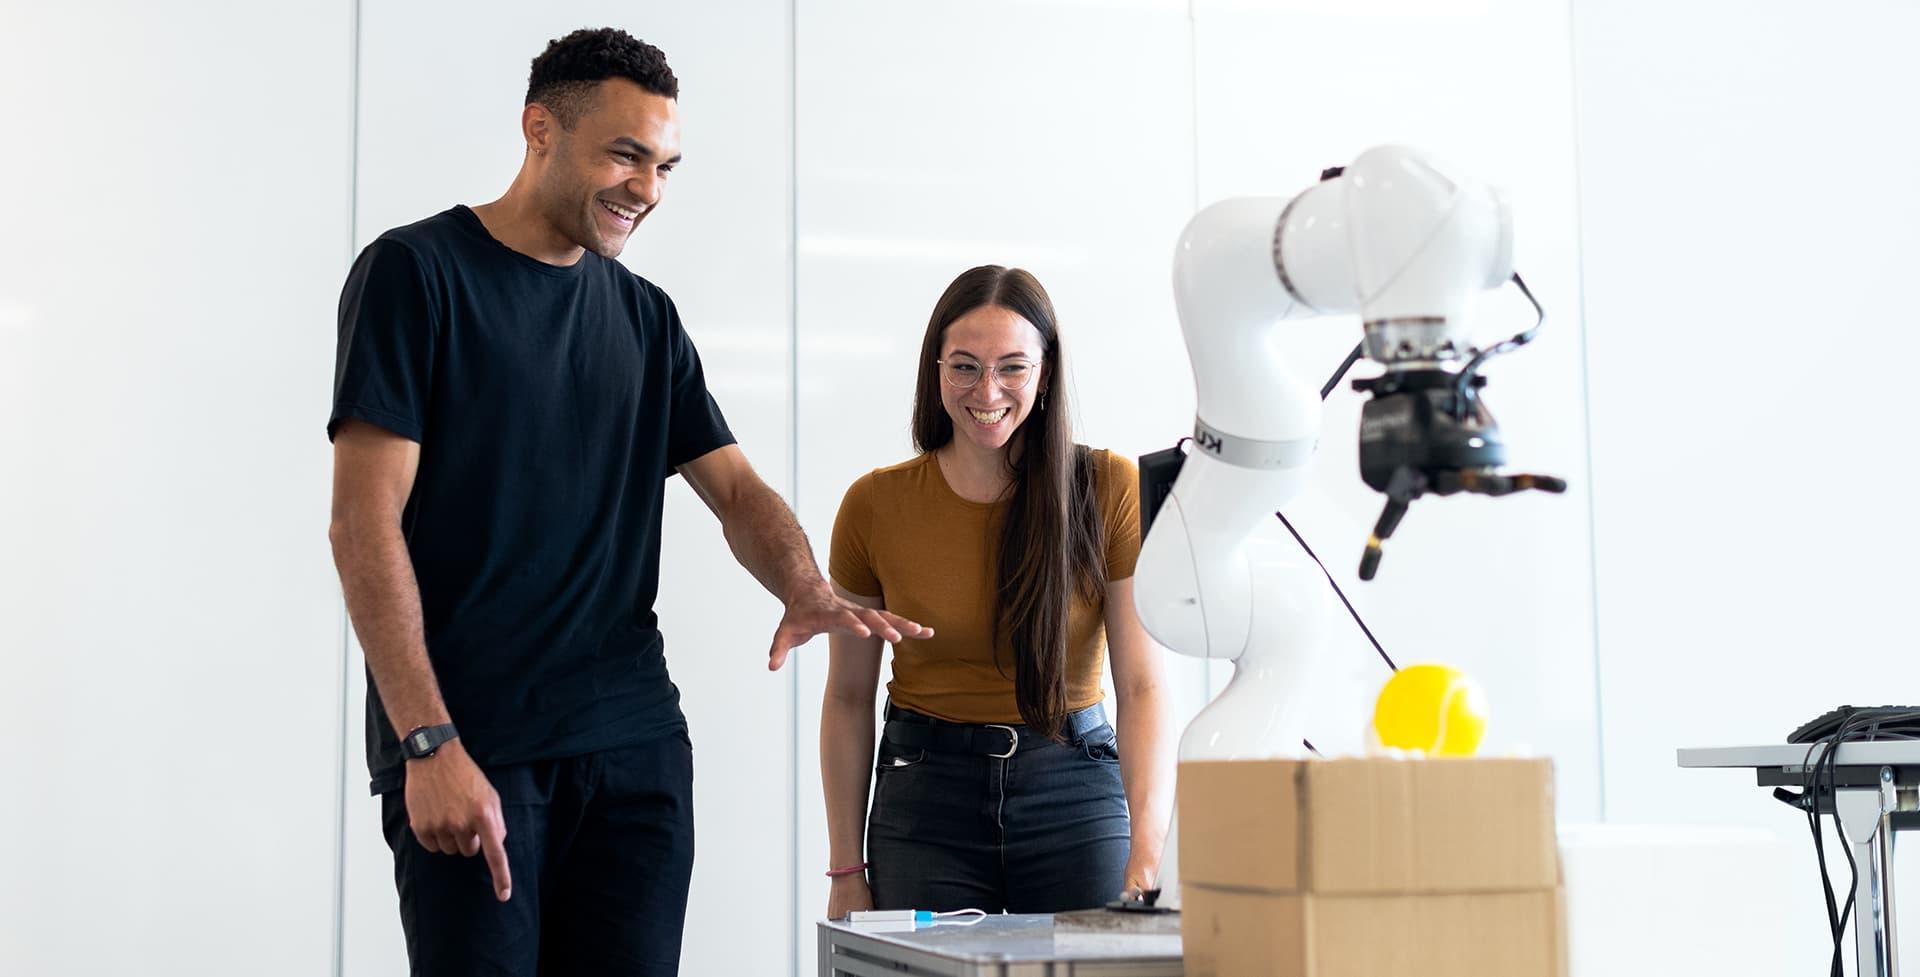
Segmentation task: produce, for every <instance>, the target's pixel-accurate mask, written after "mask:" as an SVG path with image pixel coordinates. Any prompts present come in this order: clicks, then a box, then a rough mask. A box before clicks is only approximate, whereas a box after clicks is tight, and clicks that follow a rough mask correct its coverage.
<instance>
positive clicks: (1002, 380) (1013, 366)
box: [934, 360, 1040, 390]
mask: <svg viewBox="0 0 1920 977" xmlns="http://www.w3.org/2000/svg"><path fill="white" fill-rule="evenodd" d="M934 362H935V363H938V364H940V379H942V380H945V381H946V382H947V386H949V387H957V388H959V389H961V390H966V389H968V388H971V387H972V386H973V385H974V384H976V383H979V382H980V377H981V375H982V374H984V373H986V372H988V371H987V370H986V368H984V367H982V366H981V365H980V364H979V362H977V361H975V360H934ZM992 372H993V380H994V382H995V383H998V384H999V385H1000V389H1002V390H1019V389H1020V388H1021V387H1024V386H1026V385H1027V381H1028V380H1031V379H1033V375H1034V374H1035V373H1038V372H1040V367H1039V366H1038V365H1037V364H1034V363H1029V362H1027V361H1026V360H1010V361H1008V362H1005V363H1002V364H1000V365H999V366H996V367H994V368H993V370H992Z"/></svg>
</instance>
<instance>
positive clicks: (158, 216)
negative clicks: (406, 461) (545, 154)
mask: <svg viewBox="0 0 1920 977" xmlns="http://www.w3.org/2000/svg"><path fill="white" fill-rule="evenodd" d="M0 10H4V15H3V16H4V19H3V20H0V93H4V96H5V100H6V103H7V105H8V109H7V125H6V134H5V136H4V137H0V664H3V665H4V670H3V671H0V973H6V974H9V975H23V977H28V975H31V977H38V975H41V974H133V973H154V972H158V971H163V970H167V971H171V972H176V973H188V972H192V971H203V972H219V971H222V970H223V969H224V971H225V972H230V973H243V972H244V973H277V974H303V973H304V974H320V973H323V972H325V970H326V968H327V966H328V964H329V962H330V959H331V955H332V949H333V944H334V935H333V926H332V917H333V903H334V843H333V839H334V838H335V837H337V835H338V829H337V825H336V823H335V816H336V812H337V811H338V809H339V804H338V801H337V799H336V791H337V789H338V781H339V777H338V773H337V770H338V757H339V751H340V747H339V740H340V730H339V708H338V697H339V688H338V675H339V673H340V642H341V617H340V610H339V606H340V604H339V596H338V588H337V584H336V582H335V578H334V575H333V570H332V567H331V566H330V561H329V558H328V551H327V542H326V533H327V496H328V479H329V471H330V457H329V454H328V451H327V448H326V439H325V437H324V436H323V434H322V431H323V425H324V423H325V413H326V404H327V399H328V395H329V392H330V390H331V386H332V370H331V368H330V367H327V366H326V365H325V364H326V363H327V362H328V360H330V359H331V358H332V355H333V352H332V351H333V342H334V341H333V336H332V334H333V326H332V321H333V302H334V298H335V296H336V295H338V293H339V287H340V278H341V276H342V275H343V274H344V273H345V270H346V262H347V258H348V248H349V246H350V244H351V242H350V240H349V237H348V220H349V217H350V212H349V208H348V200H349V189H350V180H349V173H348V170H347V161H348V154H347V147H348V140H349V136H350V134H351V125H352V119H351V115H350V108H351V103H350V101H349V97H348V94H349V91H350V86H351V83H352V67H353V66H352V61H351V53H352V47H351V39H352V38H351V32H350V20H351V18H350V14H351V8H350V7H348V6H346V5H344V4H341V3H338V2H318V0H307V2H297V3H283V4H276V5H274V7H273V8H272V10H271V11H269V10H268V9H266V8H265V7H263V6H262V5H259V4H253V3H243V2H205V3H199V4H195V5H193V6H191V7H174V8H163V7H161V6H158V5H147V4H136V3H112V2H98V3H87V2H75V3H61V4H51V3H49V4H26V3H18V2H12V0H8V2H6V3H5V4H4V6H0ZM288 38H297V39H298V43H287V42H286V39H288ZM227 961H231V962H227Z"/></svg>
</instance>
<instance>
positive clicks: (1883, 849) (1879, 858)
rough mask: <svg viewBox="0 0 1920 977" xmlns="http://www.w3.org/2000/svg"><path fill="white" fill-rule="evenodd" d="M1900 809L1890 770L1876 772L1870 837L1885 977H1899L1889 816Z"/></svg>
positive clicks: (1897, 920) (1890, 768)
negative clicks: (1876, 811) (1875, 815)
mask: <svg viewBox="0 0 1920 977" xmlns="http://www.w3.org/2000/svg"><path fill="white" fill-rule="evenodd" d="M1899 809H1900V795H1899V793H1898V792H1897V790H1896V788H1895V787H1894V783H1893V768H1892V767H1881V768H1880V826H1879V830H1878V832H1877V833H1876V834H1875V837H1874V846H1873V849H1874V850H1873V854H1874V861H1875V864H1874V871H1876V872H1878V873H1879V875H1880V905H1879V907H1878V908H1879V910H1880V933H1881V935H1882V937H1883V942H1884V945H1885V947H1886V961H1887V974H1888V975H1889V977H1899V974H1900V949H1899V946H1900V940H1899V929H1900V925H1899V919H1900V917H1899V916H1897V915H1895V914H1894V911H1893V868H1894V864H1895V863H1894V860H1893V838H1894V834H1895V832H1894V830H1893V813H1894V812H1895V811H1898V810H1899Z"/></svg>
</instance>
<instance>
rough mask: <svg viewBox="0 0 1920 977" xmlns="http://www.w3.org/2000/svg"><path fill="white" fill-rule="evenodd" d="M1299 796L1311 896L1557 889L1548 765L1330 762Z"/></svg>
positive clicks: (1305, 883)
mask: <svg viewBox="0 0 1920 977" xmlns="http://www.w3.org/2000/svg"><path fill="white" fill-rule="evenodd" d="M1300 790H1301V794H1302V797H1303V803H1304V807H1305V813H1304V815H1303V820H1304V822H1305V832H1304V838H1305V843H1304V846H1303V847H1304V849H1305V851H1304V853H1303V857H1302V861H1303V862H1304V866H1303V870H1302V871H1301V872H1300V873H1299V877H1300V879H1301V886H1302V888H1304V889H1306V890H1309V891H1312V892H1318V893H1369V892H1375V893H1386V892H1487V891H1511V890H1524V889H1548V888H1552V887H1553V886H1554V884H1555V883H1556V882H1557V881H1558V874H1559V868H1558V864H1557V862H1558V859H1557V858H1556V848H1555V842H1554V820H1553V764H1552V761H1550V760H1547V759H1525V758H1497V757H1461V758H1445V757H1441V758H1431V759H1425V760H1394V759H1385V758H1366V759H1360V758H1354V759H1338V760H1325V761H1317V762H1312V763H1309V764H1307V765H1306V767H1305V770H1304V773H1303V783H1302V786H1301V788H1300ZM1182 813H1183V816H1184V811H1183V812H1182ZM1185 855H1186V850H1185V849H1184V848H1183V849H1182V850H1181V857H1182V859H1184V858H1185ZM1269 888H1275V889H1277V888H1281V886H1278V885H1273V886H1269Z"/></svg>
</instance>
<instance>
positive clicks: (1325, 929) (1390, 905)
mask: <svg viewBox="0 0 1920 977" xmlns="http://www.w3.org/2000/svg"><path fill="white" fill-rule="evenodd" d="M1180 901H1181V904H1180V917H1181V942H1182V943H1183V945H1184V947H1185V957H1186V975H1187V977H1560V975H1564V974H1565V973H1566V960H1567V944H1566V925H1565V908H1564V906H1565V902H1564V900H1563V899H1562V897H1561V892H1560V890H1559V889H1557V888H1555V889H1541V890H1536V891H1532V892H1472V893H1460V894H1455V895H1431V894H1428V895H1315V894H1311V893H1297V892H1296V893H1285V894H1280V893H1267V892H1249V891H1240V890H1228V889H1214V888H1210V887H1208V886H1204V885H1198V884H1193V883H1188V882H1182V883H1181V889H1180Z"/></svg>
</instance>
